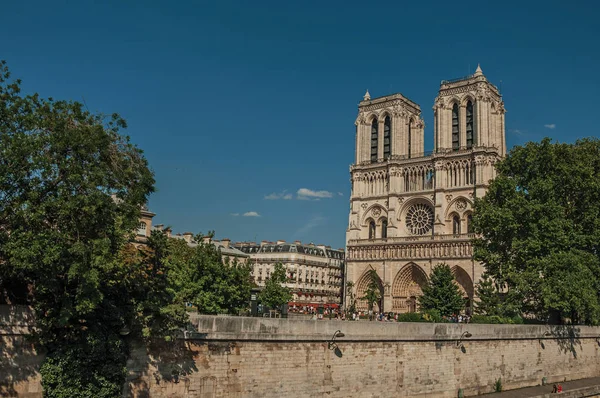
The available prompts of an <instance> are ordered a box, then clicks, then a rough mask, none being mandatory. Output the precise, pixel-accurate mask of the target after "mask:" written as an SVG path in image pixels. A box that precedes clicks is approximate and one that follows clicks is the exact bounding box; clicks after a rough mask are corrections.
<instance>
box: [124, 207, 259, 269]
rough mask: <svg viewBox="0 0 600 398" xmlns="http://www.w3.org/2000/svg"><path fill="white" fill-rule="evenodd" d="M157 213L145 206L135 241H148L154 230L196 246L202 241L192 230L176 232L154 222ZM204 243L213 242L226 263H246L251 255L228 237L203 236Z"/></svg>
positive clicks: (142, 242)
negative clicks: (233, 243)
mask: <svg viewBox="0 0 600 398" xmlns="http://www.w3.org/2000/svg"><path fill="white" fill-rule="evenodd" d="M155 215H156V214H155V213H153V212H151V211H149V210H148V208H147V207H145V206H144V207H143V208H142V211H141V216H140V223H139V225H138V229H137V231H136V237H135V241H136V242H137V243H138V244H144V243H146V242H147V240H148V237H149V236H150V234H151V233H152V231H159V232H161V233H163V234H165V235H167V237H169V238H171V239H181V240H184V241H185V242H186V243H187V244H188V246H191V247H195V246H197V245H198V244H200V242H197V241H196V240H195V239H194V234H192V233H191V232H184V233H176V234H174V233H173V231H172V229H171V227H165V225H164V224H156V225H153V224H152V220H153V218H154V216H155ZM202 243H207V244H212V245H213V246H215V248H217V249H219V250H220V251H221V258H222V259H223V262H224V263H226V264H227V263H233V262H234V261H237V262H238V263H242V264H245V263H246V262H247V261H248V258H249V257H250V256H249V255H248V254H246V253H244V252H242V251H240V250H238V249H236V248H235V247H233V246H232V245H231V240H230V239H228V238H223V239H221V240H216V239H212V238H211V237H210V236H204V237H202Z"/></svg>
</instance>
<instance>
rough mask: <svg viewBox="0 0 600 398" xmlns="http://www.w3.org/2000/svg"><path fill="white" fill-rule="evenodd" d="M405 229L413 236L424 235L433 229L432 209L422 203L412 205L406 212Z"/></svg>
mask: <svg viewBox="0 0 600 398" xmlns="http://www.w3.org/2000/svg"><path fill="white" fill-rule="evenodd" d="M406 227H407V228H408V230H409V231H410V233H411V234H413V235H425V234H426V233H427V232H429V231H431V229H432V228H433V209H432V208H431V207H429V206H427V205H426V204H423V203H417V204H414V205H412V206H411V207H410V208H409V209H408V212H406Z"/></svg>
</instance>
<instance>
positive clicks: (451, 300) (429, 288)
mask: <svg viewBox="0 0 600 398" xmlns="http://www.w3.org/2000/svg"><path fill="white" fill-rule="evenodd" d="M418 300H419V306H420V308H421V310H422V311H424V312H428V311H431V310H435V311H437V312H439V314H440V315H441V316H451V315H454V314H458V313H459V312H460V311H461V310H462V309H463V308H464V300H463V298H462V295H461V294H460V289H459V288H458V285H457V284H456V283H455V282H454V274H452V270H451V269H450V267H449V266H448V265H447V264H438V265H436V266H435V267H433V271H432V273H431V277H430V278H429V281H428V283H427V284H426V285H425V286H424V287H423V295H422V296H420V297H419V299H418Z"/></svg>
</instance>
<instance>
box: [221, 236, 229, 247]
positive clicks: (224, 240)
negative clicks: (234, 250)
mask: <svg viewBox="0 0 600 398" xmlns="http://www.w3.org/2000/svg"><path fill="white" fill-rule="evenodd" d="M230 243H231V239H229V238H223V239H221V244H222V245H223V247H224V248H226V249H229V244H230Z"/></svg>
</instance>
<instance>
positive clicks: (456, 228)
mask: <svg viewBox="0 0 600 398" xmlns="http://www.w3.org/2000/svg"><path fill="white" fill-rule="evenodd" d="M452 233H453V234H454V235H459V234H460V217H459V216H454V217H453V218H452Z"/></svg>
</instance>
